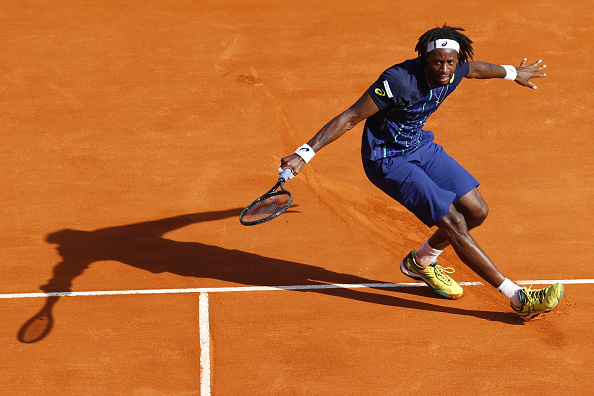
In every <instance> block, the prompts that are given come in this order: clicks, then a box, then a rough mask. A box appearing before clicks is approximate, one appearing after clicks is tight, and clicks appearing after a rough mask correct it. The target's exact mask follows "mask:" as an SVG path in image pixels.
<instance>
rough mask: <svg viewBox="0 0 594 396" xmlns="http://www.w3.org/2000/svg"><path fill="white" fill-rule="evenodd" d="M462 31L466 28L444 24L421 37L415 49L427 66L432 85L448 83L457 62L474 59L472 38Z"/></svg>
mask: <svg viewBox="0 0 594 396" xmlns="http://www.w3.org/2000/svg"><path fill="white" fill-rule="evenodd" d="M460 31H464V29H462V28H455V27H450V26H447V25H444V26H443V27H442V28H435V29H431V30H429V31H428V32H426V33H425V34H423V35H422V36H421V37H420V38H419V42H418V43H417V46H416V47H415V51H417V53H418V54H419V58H420V59H421V63H422V64H423V65H424V66H425V74H426V76H427V82H428V83H429V85H430V86H444V85H447V84H448V83H449V82H450V80H451V78H453V76H454V72H455V71H456V65H457V63H458V62H460V63H465V62H468V61H469V60H470V59H472V56H473V53H474V52H473V49H472V40H470V39H469V38H468V37H466V36H465V35H464V34H462V33H460Z"/></svg>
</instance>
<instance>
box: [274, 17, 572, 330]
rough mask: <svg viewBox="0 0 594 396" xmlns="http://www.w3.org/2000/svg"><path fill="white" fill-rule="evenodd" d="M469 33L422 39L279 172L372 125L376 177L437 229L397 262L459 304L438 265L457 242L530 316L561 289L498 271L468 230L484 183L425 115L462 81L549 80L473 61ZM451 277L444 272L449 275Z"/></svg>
mask: <svg viewBox="0 0 594 396" xmlns="http://www.w3.org/2000/svg"><path fill="white" fill-rule="evenodd" d="M462 31H464V29H462V28H455V27H450V26H446V25H444V26H443V27H442V28H435V29H431V30H429V31H428V32H426V33H425V34H423V35H422V36H421V37H420V38H419V41H418V43H417V46H416V48H415V51H417V53H418V57H417V58H415V59H410V60H407V61H405V62H403V63H400V64H397V65H394V66H392V67H390V68H389V69H387V70H386V71H384V72H383V73H382V74H381V76H380V77H379V79H378V80H377V81H376V82H375V83H373V84H372V85H371V86H370V87H369V89H368V90H367V91H366V92H365V93H364V94H363V96H361V98H359V100H357V102H356V103H355V104H353V105H352V106H351V107H349V108H348V109H347V110H345V111H344V112H342V113H341V114H339V115H338V116H336V117H335V118H334V119H332V120H331V121H330V122H328V123H327V124H326V125H325V126H324V127H323V128H322V129H320V131H319V132H318V133H317V134H316V135H315V136H314V137H313V138H312V139H311V140H310V141H309V142H308V143H307V144H304V145H302V146H301V147H299V148H298V149H297V150H296V151H295V153H293V154H291V155H289V156H287V157H284V158H283V159H282V160H281V167H280V168H279V171H281V170H282V169H287V168H290V169H291V170H292V172H293V174H295V175H297V174H298V173H299V172H300V170H301V168H302V167H303V165H304V164H305V163H307V162H309V161H310V160H311V159H312V158H313V156H314V155H315V154H316V153H317V152H318V151H319V150H320V149H322V148H323V147H324V146H326V145H327V144H328V143H331V142H333V141H335V140H336V139H338V138H339V137H340V136H342V135H343V134H344V133H345V132H346V131H348V130H350V129H352V128H353V127H354V126H355V125H357V124H358V123H359V122H360V121H362V120H366V122H365V127H364V131H363V139H362V147H361V154H362V157H363V167H364V169H365V173H366V175H367V177H368V178H369V180H370V181H371V182H372V183H373V184H374V185H375V186H377V187H378V188H379V189H380V190H382V191H384V192H385V193H386V194H388V195H389V196H390V197H392V198H393V199H395V200H396V201H398V202H400V203H401V204H402V205H404V206H405V207H406V208H407V209H408V210H409V211H410V212H412V213H413V214H414V215H415V216H417V218H419V219H420V220H421V221H422V222H423V223H425V224H426V225H427V226H428V227H433V226H437V230H436V232H435V233H434V234H433V235H432V236H431V237H430V238H429V239H428V240H427V241H425V243H423V245H422V246H420V247H419V248H418V249H416V250H413V251H411V252H410V253H409V254H408V255H407V256H406V257H405V258H404V259H403V260H402V262H401V263H400V269H401V271H402V272H403V273H404V274H405V275H406V276H408V277H410V278H413V279H417V280H421V281H423V282H425V283H426V284H427V285H428V286H429V287H431V288H432V289H433V290H434V291H435V292H437V293H439V294H440V295H442V296H444V297H446V298H450V299H457V298H460V297H461V296H462V292H463V290H462V288H461V287H460V285H458V283H456V281H455V280H453V279H452V278H451V277H450V276H449V275H448V273H452V272H453V270H452V269H450V268H443V267H442V266H440V265H438V264H437V258H438V256H439V255H440V254H441V253H442V252H443V250H444V249H445V248H446V247H448V246H452V248H453V249H454V251H455V252H456V254H457V255H458V257H459V258H460V260H462V262H464V263H465V264H466V265H468V266H469V267H470V268H471V269H472V270H473V271H475V272H476V273H477V274H478V275H479V276H481V277H482V278H483V279H484V280H485V281H487V282H488V283H489V284H491V285H492V286H493V287H495V288H497V289H498V290H499V291H500V292H501V293H502V294H503V295H505V296H506V297H507V298H508V299H509V300H510V305H511V308H512V309H513V310H514V311H515V312H516V313H517V314H518V315H519V316H520V317H522V318H523V319H525V320H528V319H530V318H532V317H534V316H536V315H538V314H540V313H543V312H547V311H550V310H552V309H553V308H555V306H556V305H557V303H558V302H559V300H560V299H561V297H562V295H563V285H561V284H554V285H551V286H548V287H545V288H543V289H539V290H532V289H531V288H525V287H520V286H518V285H517V284H515V283H514V282H512V281H511V280H510V279H508V278H506V277H505V276H503V275H502V274H501V272H500V271H499V270H498V269H497V267H496V266H495V265H494V264H493V262H492V261H491V260H490V259H489V257H488V256H487V255H486V254H485V252H484V251H483V250H482V249H481V247H480V246H479V245H478V244H477V242H476V241H475V240H474V239H473V238H472V236H471V235H470V234H469V230H470V229H472V228H474V227H477V226H479V225H481V223H482V222H483V221H484V220H485V218H486V217H487V213H488V206H487V204H486V203H485V201H484V200H483V197H482V196H481V194H480V193H479V191H478V189H477V187H478V185H479V182H478V181H477V180H476V179H475V178H474V177H473V176H472V175H471V174H470V173H469V172H468V171H466V170H465V169H464V168H463V167H462V166H461V165H460V164H458V163H457V162H456V161H455V160H454V159H453V158H452V157H450V156H449V155H448V154H446V152H445V151H444V149H443V148H442V147H441V146H440V145H438V144H435V143H434V142H433V137H434V135H433V133H432V132H430V131H426V130H424V129H423V127H424V125H425V122H426V121H427V118H428V117H429V116H430V115H431V114H433V113H434V112H435V111H436V110H437V109H438V108H439V106H440V105H441V104H442V103H443V101H444V100H445V99H446V98H447V97H448V96H449V95H450V94H451V93H452V92H454V90H455V89H456V88H457V87H458V85H459V84H460V83H461V82H462V79H463V78H469V79H488V78H498V79H505V80H510V81H515V82H516V83H518V84H519V85H522V86H525V87H528V88H532V89H536V86H535V85H534V84H533V83H532V82H531V81H530V80H531V79H533V78H540V77H544V76H545V74H542V73H539V72H540V71H542V70H543V69H544V68H545V67H546V66H544V65H542V66H541V61H538V62H536V63H533V64H531V65H526V59H524V60H523V61H522V62H521V64H520V66H519V67H514V66H511V65H503V66H499V65H494V64H490V63H484V62H475V61H472V58H473V48H472V41H471V40H470V39H469V38H468V37H467V36H466V35H464V34H463V33H461V32H462ZM446 272H447V273H446Z"/></svg>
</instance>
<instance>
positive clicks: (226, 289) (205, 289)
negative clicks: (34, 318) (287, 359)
mask: <svg viewBox="0 0 594 396" xmlns="http://www.w3.org/2000/svg"><path fill="white" fill-rule="evenodd" d="M516 283H517V284H518V285H543V284H553V283H562V284H564V285H569V284H591V283H594V279H562V280H525V281H516ZM458 284H460V285H461V286H480V285H482V284H483V283H481V282H458ZM400 287H427V286H426V285H425V284H424V283H422V282H416V283H335V284H323V285H320V284H316V285H291V286H238V287H198V288H187V289H149V290H104V291H86V292H52V293H11V294H0V299H2V298H8V299H10V298H40V297H86V296H116V295H129V294H183V293H233V292H261V291H282V290H321V289H361V288H377V289H395V288H400Z"/></svg>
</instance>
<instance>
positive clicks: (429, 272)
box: [400, 250, 463, 300]
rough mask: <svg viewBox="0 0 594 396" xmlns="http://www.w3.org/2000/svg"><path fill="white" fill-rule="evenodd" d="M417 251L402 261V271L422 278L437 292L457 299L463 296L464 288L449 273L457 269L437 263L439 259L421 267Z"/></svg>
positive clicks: (417, 278)
mask: <svg viewBox="0 0 594 396" xmlns="http://www.w3.org/2000/svg"><path fill="white" fill-rule="evenodd" d="M414 253H415V251H414V250H413V251H412V252H410V253H409V254H408V255H407V256H406V257H405V258H404V260H402V262H401V263H400V271H402V273H403V274H404V275H406V276H408V277H409V278H412V279H416V280H421V281H423V282H425V283H426V284H427V286H429V287H430V288H431V289H433V290H434V291H435V292H436V293H438V294H440V295H442V296H444V297H446V298H449V299H452V300H456V299H458V298H460V297H462V293H463V290H462V288H461V287H460V285H459V284H458V283H456V281H455V280H453V279H452V278H451V277H450V276H449V275H448V274H451V273H454V272H455V270H454V269H453V268H449V267H446V268H444V267H442V266H441V265H437V261H435V262H434V263H433V264H431V265H429V266H427V267H419V266H418V265H417V263H416V261H415V256H414Z"/></svg>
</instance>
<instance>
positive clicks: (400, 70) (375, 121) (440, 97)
mask: <svg viewBox="0 0 594 396" xmlns="http://www.w3.org/2000/svg"><path fill="white" fill-rule="evenodd" d="M468 72H469V66H468V63H464V64H460V63H458V65H457V66H456V72H455V73H454V75H453V76H452V78H451V79H450V82H449V84H448V85H446V86H443V87H436V88H433V89H431V88H430V87H429V84H428V83H427V79H426V77H425V70H424V68H423V65H422V64H421V61H420V60H419V59H418V58H416V59H410V60H407V61H405V62H403V63H400V64H398V65H394V66H392V67H390V68H389V69H387V70H386V71H384V72H383V73H382V75H381V76H380V77H379V79H378V80H377V81H376V82H375V83H374V84H372V85H371V87H369V90H368V92H369V95H370V96H371V98H372V99H373V101H374V102H375V104H376V105H377V107H378V108H379V109H380V111H379V112H377V113H376V114H374V115H373V116H371V117H369V118H368V119H367V121H366V122H365V128H364V131H363V141H362V146H361V153H362V155H363V157H364V158H367V159H370V160H372V161H375V160H378V159H382V158H388V157H395V156H398V155H402V154H406V153H410V152H413V151H415V150H416V149H417V148H418V147H420V146H421V145H423V144H425V143H427V142H430V141H432V140H433V132H431V131H425V130H424V129H423V127H424V126H425V122H426V121H427V118H429V116H430V115H431V114H433V113H434V112H435V111H436V110H437V108H438V107H439V105H440V104H441V103H442V102H443V101H444V100H445V98H447V97H448V96H449V95H450V94H451V93H452V92H454V90H455V89H456V87H458V84H460V82H461V81H462V78H464V77H466V76H467V75H468Z"/></svg>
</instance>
